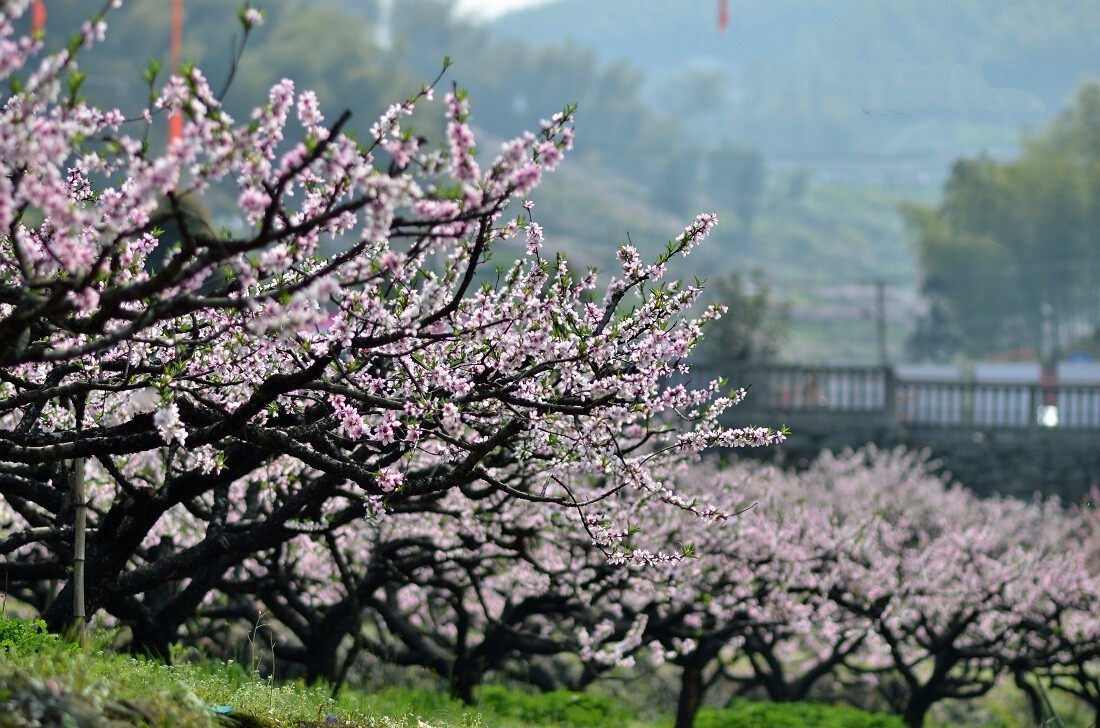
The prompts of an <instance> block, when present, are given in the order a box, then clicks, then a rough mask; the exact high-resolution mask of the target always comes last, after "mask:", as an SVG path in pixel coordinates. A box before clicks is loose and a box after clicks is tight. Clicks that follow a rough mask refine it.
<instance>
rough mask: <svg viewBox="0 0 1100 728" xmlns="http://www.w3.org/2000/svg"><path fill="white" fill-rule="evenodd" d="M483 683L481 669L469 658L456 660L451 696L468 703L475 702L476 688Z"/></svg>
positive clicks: (452, 673)
mask: <svg viewBox="0 0 1100 728" xmlns="http://www.w3.org/2000/svg"><path fill="white" fill-rule="evenodd" d="M480 683H481V671H480V670H479V669H478V668H477V666H476V665H475V664H474V663H473V661H472V660H470V659H468V658H465V659H463V658H459V659H456V660H455V661H454V666H453V668H452V669H451V697H452V698H454V699H456V700H461V701H462V702H463V703H465V704H466V705H473V704H474V688H476V687H477V686H478V685H479V684H480Z"/></svg>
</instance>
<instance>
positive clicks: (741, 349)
mask: <svg viewBox="0 0 1100 728" xmlns="http://www.w3.org/2000/svg"><path fill="white" fill-rule="evenodd" d="M708 291H709V295H708V299H709V300H710V301H711V302H712V303H714V304H717V305H720V306H725V307H726V312H725V313H724V314H723V315H722V318H720V319H718V320H717V321H714V322H712V323H710V324H709V325H708V327H707V330H706V337H705V338H704V339H703V342H702V343H701V344H700V345H699V349H698V357H699V360H700V361H701V362H702V363H703V364H704V366H706V367H707V368H708V369H712V370H715V371H721V372H722V373H723V374H730V375H735V374H736V373H737V372H739V371H741V370H743V369H744V368H745V367H746V366H748V365H750V364H755V363H760V362H768V361H774V360H775V359H776V358H778V356H779V352H780V350H781V347H782V344H783V341H784V340H785V339H786V337H787V333H788V327H789V325H790V308H789V306H788V305H787V304H786V303H785V302H777V301H776V300H775V298H774V296H773V295H772V290H771V287H770V286H769V285H768V284H767V283H766V282H765V281H764V276H763V274H762V273H761V272H760V271H753V272H752V273H750V274H749V275H748V276H746V275H744V274H743V273H742V272H741V271H739V270H733V271H730V272H729V273H727V274H726V275H724V276H722V277H721V278H718V279H717V280H715V281H714V282H713V283H712V284H710V285H709V286H708Z"/></svg>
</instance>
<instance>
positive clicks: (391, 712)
mask: <svg viewBox="0 0 1100 728" xmlns="http://www.w3.org/2000/svg"><path fill="white" fill-rule="evenodd" d="M108 642H109V636H108V635H103V634H100V635H97V636H95V637H92V638H90V639H87V640H85V642H84V646H83V647H77V646H76V645H74V644H72V643H70V642H67V641H65V640H63V639H61V638H60V637H58V636H56V635H50V634H47V633H46V632H45V631H44V630H43V629H42V628H41V625H40V623H34V622H29V621H21V620H14V619H2V618H0V728H28V727H29V726H64V727H65V728H121V727H122V726H149V727H157V728H159V727H161V726H165V727H166V726H175V727H178V726H196V727H197V728H205V727H210V728H225V727H226V726H230V727H232V726H238V727H241V728H281V727H283V726H291V727H293V728H314V727H318V728H319V727H324V728H482V727H484V728H533V727H535V726H539V727H559V728H565V727H567V726H571V727H576V728H589V727H590V728H612V727H614V726H621V727H622V728H659V727H661V728H667V726H669V725H671V723H672V719H671V716H660V717H657V718H656V719H654V717H653V716H652V715H651V714H650V715H646V716H645V717H642V715H641V713H640V712H639V711H637V710H636V709H634V708H633V707H630V706H627V705H625V704H623V703H622V702H621V701H616V700H614V699H612V698H610V697H607V696H604V695H598V694H589V693H570V692H566V691H559V692H554V693H544V694H530V693H525V692H522V691H519V690H510V689H506V688H504V687H501V686H496V685H490V686H484V687H483V688H481V689H480V691H479V692H478V704H477V705H476V706H466V705H463V704H462V703H460V702H457V701H454V700H452V699H450V698H449V697H448V696H447V695H446V694H445V693H443V692H442V691H440V690H438V689H430V688H419V689H409V688H396V687H392V688H387V689H384V690H380V691H371V692H364V691H359V690H352V689H349V690H343V691H342V692H341V693H340V695H339V697H338V699H333V698H332V697H331V696H330V694H329V691H328V690H327V689H326V688H324V687H321V686H313V687H310V686H306V685H304V684H302V683H300V682H291V683H283V684H277V683H275V682H274V681H271V680H266V679H264V678H262V677H261V676H259V675H258V674H256V673H255V672H253V671H251V670H249V669H247V668H246V667H245V666H242V665H240V664H238V663H234V662H229V663H225V662H213V661H205V662H200V663H180V664H176V665H171V666H169V665H164V664H161V663H159V662H155V661H151V660H147V659H142V658H137V657H133V656H130V655H124V654H118V653H116V652H114V651H112V650H111V649H109V647H108ZM1013 700H1014V697H1013V694H1012V693H1011V692H1009V691H1006V692H1004V693H1003V694H1001V695H999V696H994V698H993V702H992V703H990V702H989V701H987V702H985V703H982V704H981V706H984V708H982V707H981V706H980V705H978V704H973V705H971V704H968V705H967V707H966V709H965V710H964V709H961V708H960V709H959V711H956V712H954V713H953V714H951V715H948V716H944V718H945V719H946V720H947V721H948V722H946V723H942V722H940V725H943V726H946V725H976V726H990V727H992V726H996V727H997V728H1023V727H1024V726H1026V725H1027V721H1026V720H1025V719H1023V717H1022V715H1023V714H1022V713H1021V710H1020V709H1021V708H1022V707H1023V706H1022V705H1015V704H1013ZM647 712H648V711H647ZM964 716H965V717H964ZM1063 717H1066V718H1068V720H1067V721H1066V725H1067V726H1078V725H1079V726H1085V725H1088V723H1087V722H1084V721H1087V714H1086V713H1085V711H1081V712H1080V715H1079V716H1078V715H1071V714H1067V715H1064V716H1063ZM1079 720H1080V721H1083V722H1078V721H1079ZM697 725H698V726H700V728H750V727H753V726H777V727H779V728H784V727H786V726H791V727H792V728H793V727H794V726H798V727H799V728H814V727H818V728H901V726H902V723H901V721H900V720H899V719H897V718H896V717H893V716H886V715H881V714H872V713H867V712H864V711H859V710H856V709H854V708H850V707H847V706H828V705H818V704H809V703H794V704H774V703H762V702H748V701H741V702H737V703H736V704H735V705H734V706H733V707H731V708H728V709H724V710H716V709H712V708H705V709H704V710H703V711H702V712H701V713H700V715H699V719H698V721H697Z"/></svg>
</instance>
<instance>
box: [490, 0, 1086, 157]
mask: <svg viewBox="0 0 1100 728" xmlns="http://www.w3.org/2000/svg"><path fill="white" fill-rule="evenodd" d="M729 4H730V26H729V29H728V30H727V31H726V32H725V33H724V34H723V33H719V32H718V31H717V30H716V27H715V25H716V3H715V2H714V0H691V1H690V2H676V3H670V2H666V1H665V0H635V1H633V2H630V3H622V2H592V1H591V0H559V1H558V2H553V3H550V4H548V5H545V6H541V7H538V8H535V9H531V10H526V11H521V12H517V13H513V14H511V15H508V16H505V17H504V18H502V19H500V20H499V21H497V22H496V23H494V24H493V25H492V32H493V33H494V34H495V35H496V36H497V37H515V38H522V39H524V40H525V41H526V42H529V43H533V44H541V43H562V42H566V41H568V42H572V43H575V44H576V45H578V46H580V47H585V48H592V49H594V50H595V52H596V53H597V54H598V56H599V57H600V59H601V60H602V61H603V62H605V63H610V62H614V61H619V60H626V61H628V62H629V63H630V64H632V65H635V66H637V67H639V68H641V69H643V70H644V71H645V72H646V74H647V94H648V95H649V96H650V97H651V98H653V99H659V100H661V101H662V102H663V103H664V104H666V105H669V106H670V107H671V108H672V109H673V110H676V111H678V112H680V113H683V114H685V116H687V117H688V118H689V122H688V123H689V124H690V126H691V127H692V128H693V129H694V130H696V131H701V132H705V133H707V134H708V135H715V136H719V137H726V138H730V139H733V140H735V141H743V142H745V141H751V142H755V143H757V144H759V145H761V147H762V148H763V149H764V150H765V151H766V152H769V153H771V154H772V155H783V154H801V155H813V154H838V153H841V154H843V153H863V154H898V153H901V152H908V153H928V152H937V153H938V154H951V153H966V152H971V151H974V150H975V148H976V147H981V146H985V147H992V148H993V151H997V149H996V147H997V146H998V145H1001V146H1005V147H1007V146H1012V145H1013V144H1014V141H1015V139H1016V137H1017V134H1018V132H1019V130H1020V128H1021V127H1023V126H1030V125H1035V124H1038V123H1041V122H1042V121H1044V120H1046V119H1048V118H1050V117H1052V116H1053V115H1054V114H1055V113H1056V112H1057V111H1058V109H1060V108H1061V107H1062V106H1064V105H1065V103H1066V102H1067V100H1068V99H1069V97H1070V96H1071V95H1072V92H1073V90H1074V89H1075V88H1077V87H1078V86H1079V84H1080V82H1081V81H1082V79H1083V77H1084V76H1085V75H1088V74H1094V75H1100V45H1097V44H1096V42H1095V39H1096V38H1097V37H1098V36H1100V6H1097V4H1096V3H1095V0H998V1H997V2H989V1H988V0H729ZM578 17H583V18H584V22H577V21H576V19H577V18H578Z"/></svg>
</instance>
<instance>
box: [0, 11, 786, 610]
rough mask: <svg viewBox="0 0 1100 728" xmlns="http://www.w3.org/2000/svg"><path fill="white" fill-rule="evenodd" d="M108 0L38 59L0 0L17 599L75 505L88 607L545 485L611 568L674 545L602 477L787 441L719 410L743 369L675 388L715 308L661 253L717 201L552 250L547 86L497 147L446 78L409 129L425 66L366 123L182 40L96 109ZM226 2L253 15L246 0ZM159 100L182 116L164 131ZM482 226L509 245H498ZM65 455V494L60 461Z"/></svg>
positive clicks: (0, 507)
mask: <svg viewBox="0 0 1100 728" xmlns="http://www.w3.org/2000/svg"><path fill="white" fill-rule="evenodd" d="M121 5H122V3H121V1H120V0H111V1H110V2H108V3H106V4H105V5H104V7H103V8H102V10H101V11H100V12H99V13H97V14H96V15H95V16H94V17H92V18H90V20H89V21H88V22H87V23H86V24H85V25H84V26H83V28H82V30H81V32H80V33H79V34H77V35H76V36H75V37H74V38H73V40H72V42H70V43H69V44H68V46H67V47H65V48H64V49H62V50H60V51H58V52H55V53H47V52H46V51H45V49H44V38H43V35H42V34H41V33H31V34H28V35H22V36H21V35H19V34H18V33H17V32H16V30H15V29H16V27H17V25H18V24H20V23H21V22H23V21H25V17H24V16H25V15H26V13H27V12H28V7H29V3H28V2H26V1H25V0H16V1H15V2H7V3H5V4H4V5H3V9H2V10H0V81H3V82H4V83H5V85H6V86H8V87H9V88H10V89H11V91H10V93H8V94H7V96H6V98H5V99H4V102H3V105H2V108H0V511H2V514H0V515H2V517H3V522H4V527H5V530H4V531H3V534H4V535H3V536H2V537H0V555H2V556H3V557H4V558H3V559H2V561H0V578H3V579H4V581H5V583H6V584H9V585H12V588H13V589H15V590H19V589H22V590H23V591H24V593H25V594H26V595H28V596H30V595H33V593H34V592H35V590H36V589H40V588H41V584H43V583H44V580H48V579H62V580H64V579H66V578H67V575H68V574H69V569H70V565H71V563H72V560H73V536H74V525H73V514H74V509H75V508H77V507H78V506H80V507H83V506H84V505H87V506H88V508H89V511H88V519H89V521H88V523H89V531H88V533H89V538H88V550H87V556H86V559H85V561H86V564H87V567H86V568H87V572H86V579H87V600H88V611H89V613H91V612H94V611H96V610H99V609H105V610H107V611H108V612H109V613H111V614H114V615H116V616H118V617H124V618H127V619H131V620H134V621H135V622H136V623H138V624H140V623H141V622H142V620H143V619H149V618H152V615H153V611H151V610H153V608H152V607H151V606H150V604H149V603H148V600H146V599H143V598H142V595H143V594H146V593H147V592H149V591H150V590H152V589H155V588H157V587H160V586H162V585H164V584H168V583H174V584H178V585H180V586H181V588H184V587H185V588H184V595H185V596H186V597H187V599H186V600H184V602H183V603H180V604H179V605H177V607H176V608H177V609H179V610H184V611H186V610H187V609H188V608H189V605H190V607H191V608H193V606H194V605H195V604H198V603H199V602H200V601H201V600H202V599H203V598H204V596H205V594H206V593H207V592H208V591H209V589H211V588H213V586H214V585H215V584H216V583H217V580H218V579H219V578H220V577H221V575H222V574H223V573H224V572H225V571H226V570H227V569H229V568H231V567H232V566H234V565H236V564H240V563H242V562H244V561H245V560H246V559H248V558H249V557H250V556H252V555H255V554H258V553H261V552H264V551H266V550H269V549H272V548H275V547H276V546H278V545H279V544H282V543H285V542H288V541H290V540H292V539H294V538H296V537H297V536H299V535H300V534H302V533H303V532H309V533H318V534H321V533H324V532H326V531H335V530H336V529H339V528H342V527H345V526H347V525H348V524H354V523H355V522H357V521H358V520H361V519H363V518H364V517H365V516H367V515H368V514H371V513H378V512H385V511H386V510H387V509H390V510H392V509H400V510H402V511H414V510H415V509H417V508H418V507H423V504H426V503H429V502H430V501H431V500H432V499H435V498H438V497H439V496H440V495H441V494H444V493H451V492H453V493H459V494H461V496H462V497H463V498H465V499H466V500H468V501H469V502H471V503H473V502H476V501H478V500H480V499H484V498H487V497H489V496H496V497H505V498H511V499H519V500H527V501H530V502H533V503H537V504H539V505H540V506H541V507H542V508H544V509H547V510H551V509H556V510H561V511H562V512H564V513H566V514H568V515H569V516H570V517H571V518H572V519H573V523H574V524H579V525H580V526H582V527H583V528H584V529H585V531H586V533H587V534H588V536H589V537H590V538H591V539H592V541H593V542H594V543H595V544H596V545H597V546H598V547H599V548H600V549H601V550H602V551H603V553H604V555H605V557H608V558H609V559H610V560H611V561H612V562H632V561H634V562H651V561H653V560H654V559H657V560H660V559H673V560H674V559H676V558H678V554H676V553H653V552H650V551H646V550H644V549H634V548H632V547H631V546H630V545H629V542H628V541H626V540H624V538H623V536H622V534H624V533H626V532H627V524H626V517H627V511H626V509H623V510H622V511H621V512H620V511H619V510H617V508H616V502H617V499H619V498H621V497H623V496H624V495H625V494H628V493H629V494H632V495H631V498H639V497H640V498H642V499H643V500H644V501H645V502H646V503H648V506H647V507H655V508H656V507H666V506H667V507H671V508H677V509H684V510H686V511H688V512H691V513H694V514H695V515H697V516H698V517H700V518H703V519H709V520H715V519H722V518H725V517H726V516H727V515H729V514H727V513H726V512H724V511H722V510H720V509H719V508H717V507H714V506H712V505H709V504H708V503H706V502H702V501H699V500H696V499H694V498H687V497H684V496H682V495H681V494H680V493H679V492H678V491H677V490H676V489H675V488H673V487H671V486H670V485H669V483H668V482H666V479H664V478H662V477H661V475H660V473H661V472H665V471H664V468H666V467H668V466H669V465H670V464H671V463H675V462H677V461H683V460H690V459H691V458H694V457H696V455H697V453H699V452H700V451H702V450H703V449H705V448H708V447H713V446H724V447H736V446H747V445H762V444H769V443H775V442H778V441H780V440H781V439H782V435H781V434H780V433H776V432H774V431H771V430H767V429H762V428H761V429H758V428H747V429H726V428H723V427H722V426H721V425H720V424H719V418H720V417H721V415H722V414H723V412H725V411H726V409H727V408H729V407H730V406H732V405H734V404H736V402H737V401H738V399H739V398H740V397H741V396H743V392H733V393H727V392H724V391H723V390H722V388H721V387H722V385H721V384H720V383H719V382H710V383H707V384H704V385H703V386H702V387H701V388H698V389H695V388H692V387H690V386H687V385H684V384H670V383H669V382H670V381H671V380H672V378H673V377H674V376H675V377H676V380H675V381H685V380H686V377H684V376H683V375H684V374H686V368H685V367H684V366H683V365H682V364H681V361H682V359H683V358H684V357H685V356H687V354H688V353H689V352H690V351H691V349H692V347H693V346H694V344H695V343H696V342H697V341H698V340H699V337H700V330H701V326H702V325H703V324H704V323H705V322H706V321H708V320H710V319H713V318H715V317H717V316H718V315H720V311H718V310H717V309H708V310H706V311H705V312H703V313H702V314H699V315H697V316H696V315H693V314H692V313H691V307H692V306H693V304H694V303H695V302H696V300H697V298H698V295H699V288H698V287H697V286H691V285H681V284H680V283H677V282H670V281H666V267H667V265H668V264H670V263H674V262H675V260H676V259H677V258H678V257H680V256H683V255H687V254H688V253H690V251H691V250H692V248H693V247H695V246H696V245H697V244H698V243H699V242H701V241H702V240H703V239H704V238H705V237H706V236H707V233H708V232H709V231H710V230H711V228H712V227H713V225H714V224H715V222H716V219H715V217H714V216H713V215H705V214H704V215H700V216H699V217H698V218H696V219H695V221H694V222H692V223H691V224H690V225H688V226H687V227H686V229H685V230H684V231H683V232H682V233H681V234H679V235H678V236H677V237H676V238H674V239H673V240H672V241H671V242H670V243H669V245H668V247H667V250H666V251H665V252H664V254H662V255H661V256H659V257H658V259H657V260H656V261H654V262H653V263H650V264H646V263H644V262H643V261H642V260H641V258H640V256H639V253H638V251H637V250H635V249H634V248H632V247H631V246H623V247H622V248H621V250H620V252H619V259H620V261H621V269H620V270H619V271H618V272H617V273H616V274H615V275H614V276H612V277H611V278H610V280H608V281H606V282H605V283H604V284H602V285H601V284H600V282H599V280H598V278H597V276H596V275H595V273H594V272H592V273H589V274H588V275H585V276H583V277H574V276H573V275H572V274H571V272H570V270H569V268H568V266H567V265H566V262H565V260H564V259H563V258H561V257H552V256H549V255H547V254H546V253H545V251H544V241H543V234H542V229H541V227H540V226H539V224H538V223H537V222H536V221H535V220H534V218H533V214H532V207H533V205H532V204H531V203H529V202H527V201H528V200H529V199H530V195H531V193H532V192H533V191H534V189H535V188H536V186H537V185H538V184H539V182H540V180H541V179H542V177H543V175H544V174H546V173H548V172H550V171H552V170H553V169H554V168H555V167H556V166H557V165H558V164H559V163H560V162H561V160H562V158H563V154H564V153H565V152H566V151H568V150H569V149H570V147H571V144H572V139H573V126H572V122H573V117H572V109H571V108H566V109H565V110H564V111H562V112H561V113H558V114H556V115H554V116H553V117H552V118H551V119H549V120H547V121H544V122H543V123H542V125H541V128H540V129H539V130H538V131H537V132H534V133H524V134H522V135H520V136H518V137H516V138H515V139H512V140H510V141H507V142H505V143H504V144H503V145H502V146H501V148H500V149H499V150H498V151H497V153H496V154H495V155H490V154H486V153H483V150H481V149H478V148H477V146H476V139H475V135H474V131H473V129H472V128H471V125H470V106H469V102H468V100H467V98H466V96H465V94H464V93H463V92H462V91H461V90H460V89H458V88H453V89H452V90H450V91H448V92H446V93H441V94H439V95H442V96H443V99H442V102H443V103H442V113H443V115H444V116H445V119H446V132H445V137H446V138H445V139H444V140H443V142H442V143H441V144H439V145H432V144H430V143H428V142H425V141H423V140H422V139H420V138H419V137H418V136H416V135H415V134H414V133H413V132H412V130H411V128H409V126H408V124H409V121H408V120H409V117H410V116H412V115H413V114H414V112H416V111H417V110H418V108H419V107H422V106H430V105H431V104H432V102H433V98H434V97H435V96H436V95H437V92H436V85H437V84H438V79H437V81H436V82H435V83H432V84H426V85H425V86H424V87H423V88H422V89H420V91H419V92H418V93H416V94H414V95H412V96H411V97H410V98H408V99H406V100H405V101H402V102H399V103H396V104H394V105H393V106H391V107H390V109H389V110H388V111H387V112H386V113H385V114H384V115H383V116H382V117H381V118H380V119H378V120H377V121H375V122H374V123H373V124H370V125H367V128H366V130H365V131H364V130H360V131H359V133H358V134H352V133H351V129H352V120H351V119H350V118H349V115H348V114H346V113H345V114H337V115H336V116H335V117H334V118H330V119H326V117H325V115H324V113H323V111H322V109H320V108H319V106H318V103H317V99H316V96H315V95H314V94H313V93H312V92H310V91H308V90H299V89H297V88H295V86H294V84H293V83H292V82H291V81H289V80H284V81H281V82H280V83H278V84H277V85H275V86H274V87H273V88H272V89H271V91H270V95H269V98H268V100H267V102H266V103H265V104H264V105H262V106H260V107H258V108H255V109H254V110H253V111H252V113H251V115H250V116H249V118H248V119H246V120H244V121H238V120H236V119H233V118H231V117H230V115H229V114H228V113H226V111H225V110H224V109H223V107H222V104H221V101H220V99H219V96H218V94H216V93H215V92H214V91H213V90H212V87H211V84H210V82H209V81H208V79H207V78H206V77H205V76H204V75H203V73H202V71H201V70H200V69H198V68H195V67H189V66H185V67H183V68H178V69H171V71H172V73H171V74H170V76H169V77H168V79H167V81H166V82H165V83H163V84H161V85H157V82H156V73H155V70H156V69H155V68H154V69H150V73H149V74H148V75H147V79H146V80H147V81H148V82H149V84H150V86H151V88H152V89H153V92H152V96H153V101H152V103H151V105H150V107H149V108H147V109H144V110H126V112H125V113H124V112H123V111H122V110H118V109H98V108H94V107H92V106H89V105H88V104H87V103H86V102H85V101H83V100H82V98H81V96H80V88H81V84H82V82H83V79H84V77H83V75H82V74H81V72H80V70H79V57H80V53H81V51H82V50H83V49H84V48H86V47H89V46H92V45H94V44H96V43H98V42H99V41H101V40H102V38H103V36H104V33H105V31H106V21H107V20H108V18H109V16H110V14H111V12H113V11H115V10H116V9H117V8H119V7H120V6H121ZM240 19H241V22H242V25H243V31H244V33H245V34H246V36H247V33H249V32H251V31H252V30H253V29H254V28H255V26H256V25H258V24H259V23H260V22H261V20H262V16H261V15H260V14H259V13H258V12H257V11H256V10H255V9H252V8H249V7H247V6H246V7H245V8H244V9H242V11H241V12H240ZM166 115H179V116H180V117H181V118H182V119H183V124H182V131H181V134H180V136H179V138H178V139H175V140H173V141H172V142H171V143H170V144H169V146H168V147H167V148H166V149H158V148H157V145H156V144H153V143H151V142H150V139H151V138H152V133H151V132H152V129H153V128H154V125H155V124H158V123H160V121H161V120H162V119H163V117H164V116H166ZM215 188H217V189H221V190H224V189H227V188H228V189H232V190H233V197H234V198H235V199H236V202H237V206H238V212H239V217H240V223H241V224H240V226H239V227H238V229H237V231H236V232H234V233H232V234H229V233H227V234H214V233H211V232H210V231H209V230H207V229H205V228H203V227H200V226H197V225H195V223H194V218H193V216H191V215H190V214H189V213H188V200H193V199H198V198H201V197H202V196H203V195H204V194H206V193H207V192H209V191H210V190H212V189H215ZM525 203H526V204H525ZM168 227H172V228H174V229H177V230H178V236H176V238H175V239H170V236H168V235H166V234H164V232H163V231H164V230H165V229H166V228H168ZM326 241H335V242H337V243H338V244H339V245H338V252H337V253H335V254H333V255H323V254H322V253H321V250H322V247H321V246H322V243H323V242H326ZM494 251H499V253H500V257H499V259H500V260H507V261H509V262H507V263H504V264H502V265H499V266H495V267H490V266H489V265H488V261H489V256H490V254H491V253H493V252H494ZM74 464H75V466H76V467H80V468H82V471H81V472H82V474H83V476H84V480H85V483H86V487H87V498H86V503H85V502H84V500H85V499H83V498H81V499H77V500H80V501H81V502H80V503H75V502H74V498H73V497H72V496H71V493H70V492H69V489H68V481H67V479H66V478H65V477H63V471H65V469H66V468H72V467H74ZM661 504H664V505H661ZM597 508H598V509H599V511H600V513H601V514H603V515H601V516H600V517H599V518H596V517H595V516H594V515H593V514H594V513H595V510H596V509H597ZM184 513H186V517H185V518H184V520H183V521H179V523H183V522H186V523H188V524H190V525H189V527H188V528H187V529H185V530H184V529H180V528H177V525H173V524H177V521H173V519H174V518H180V517H182V514H184ZM548 523H549V521H548ZM71 587H72V585H71V584H69V585H68V586H66V587H65V589H64V590H63V592H62V595H61V597H60V598H58V599H56V600H50V603H51V604H52V606H50V608H49V612H48V615H47V616H48V618H49V620H50V621H51V623H53V624H54V625H60V624H63V623H64V622H65V621H66V620H67V619H68V618H69V616H70V612H71V609H72V600H71V598H70V597H69V596H68V591H69V590H70V589H71Z"/></svg>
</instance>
